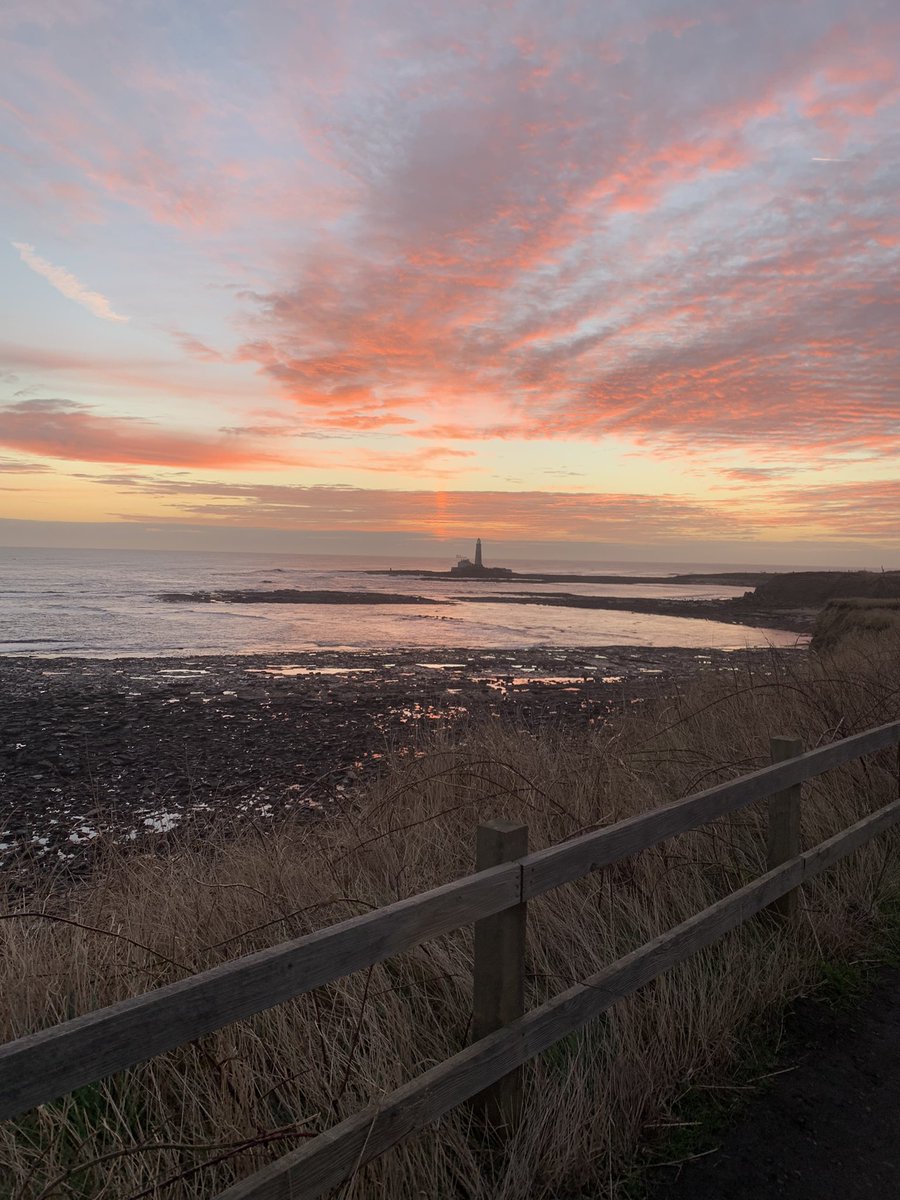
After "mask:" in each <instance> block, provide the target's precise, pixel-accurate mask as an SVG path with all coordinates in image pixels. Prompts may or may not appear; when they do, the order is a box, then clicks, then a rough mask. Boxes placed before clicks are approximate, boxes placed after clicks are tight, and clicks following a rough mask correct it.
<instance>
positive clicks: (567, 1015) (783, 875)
mask: <svg viewBox="0 0 900 1200" xmlns="http://www.w3.org/2000/svg"><path fill="white" fill-rule="evenodd" d="M898 822H900V800H895V801H894V802H893V803H892V804H889V805H887V806H886V807H885V808H882V809H879V810H878V812H875V813H873V814H872V815H871V816H869V817H866V818H865V819H864V820H862V821H859V822H857V824H855V825H853V826H851V827H850V828H849V829H846V830H844V831H843V832H842V833H840V834H838V835H837V836H836V837H833V838H830V839H829V840H828V841H826V842H822V843H821V844H820V845H818V846H816V847H815V848H814V849H812V850H809V851H807V852H806V853H805V854H802V855H799V856H798V857H797V858H794V859H792V860H791V861H790V862H787V863H784V864H783V865H782V866H780V867H777V868H776V869H775V870H774V871H769V872H768V873H767V874H765V875H763V876H762V877H761V878H759V879H757V880H755V881H754V882H753V883H750V884H748V885H747V886H746V887H743V888H741V889H740V890H739V891H737V892H733V893H732V894H731V895H730V896H727V897H726V898H725V899H724V900H720V901H718V902H717V903H716V904H713V905H711V906H710V907H709V908H707V909H704V911H703V912H701V913H698V915H697V916H695V917H691V918H690V920H688V921H685V922H683V923H682V924H681V925H678V926H676V927H675V928H674V929H671V930H669V931H668V932H667V933H664V934H662V935H661V936H660V937H657V938H654V939H653V940H652V941H650V942H648V943H647V944H646V945H644V946H641V947H640V949H638V950H635V951H633V952H632V953H631V954H628V955H626V957H625V958H622V959H619V961H618V962H616V963H614V964H613V965H612V966H609V967H605V968H604V969H603V970H602V971H598V972H597V974H596V975H593V976H592V977H591V978H590V979H588V980H586V981H585V982H584V983H582V984H578V985H577V986H575V987H572V988H570V989H569V990H568V991H566V992H563V993H562V994H561V995H559V996H556V997H554V998H553V999H552V1000H550V1001H548V1002H547V1003H546V1004H544V1005H542V1006H541V1007H540V1008H536V1009H534V1010H533V1011H532V1012H530V1013H528V1014H527V1015H526V1016H524V1017H522V1018H520V1019H519V1020H518V1021H515V1022H513V1024H511V1025H508V1026H506V1027H505V1028H504V1029H500V1030H498V1031H497V1032H496V1033H493V1034H489V1035H488V1036H487V1037H485V1038H482V1039H481V1040H480V1041H478V1042H475V1043H474V1044H473V1045H471V1046H468V1047H467V1048H466V1049H465V1050H462V1051H460V1053H459V1054H455V1055H454V1056H453V1057H452V1058H449V1059H447V1060H446V1061H445V1062H442V1063H440V1064H439V1065H438V1066H436V1067H432V1069H431V1070H429V1071H426V1072H425V1074H424V1075H420V1076H419V1077H418V1078H417V1079H414V1080H412V1081H411V1082H410V1083H407V1084H404V1086H403V1087H401V1088H398V1089H397V1090H396V1091H394V1092H392V1093H390V1095H388V1096H385V1097H384V1098H383V1099H382V1100H381V1101H380V1102H379V1103H378V1105H377V1106H372V1107H370V1108H369V1109H366V1110H364V1111H363V1112H360V1113H357V1114H355V1115H354V1116H352V1117H349V1118H347V1120H345V1121H342V1122H341V1123H340V1124H339V1125H336V1126H335V1127H334V1128H333V1129H330V1130H328V1131H327V1132H326V1133H323V1134H321V1135H320V1136H319V1137H317V1138H316V1139H315V1140H313V1141H311V1142H306V1143H305V1144H304V1145H303V1146H302V1147H301V1148H299V1149H298V1150H294V1151H293V1152H291V1153H290V1154H287V1155H285V1156H284V1157H283V1158H280V1159H278V1161H277V1162H274V1163H271V1164H270V1165H269V1166H267V1167H263V1169H262V1170H260V1171H257V1172H256V1173H255V1174H253V1175H251V1176H248V1177H247V1178H246V1179H243V1180H241V1181H239V1182H238V1183H236V1184H234V1185H232V1187H230V1188H228V1189H226V1191H224V1192H222V1193H221V1195H220V1197H219V1200H313V1198H314V1197H316V1196H320V1195H321V1194H322V1193H323V1192H324V1191H326V1190H327V1189H328V1188H331V1187H335V1186H337V1185H338V1184H340V1183H341V1182H343V1181H344V1180H345V1179H347V1178H348V1177H349V1176H350V1175H352V1174H353V1173H354V1172H355V1171H356V1170H357V1169H358V1168H359V1167H360V1166H361V1165H362V1164H363V1163H366V1162H369V1161H370V1160H371V1159H373V1158H377V1157H378V1155H380V1154H383V1153H384V1151H385V1150H387V1149H389V1148H390V1147H391V1146H393V1145H394V1144H395V1143H397V1142H399V1141H401V1140H402V1139H403V1138H405V1137H407V1136H408V1135H409V1134H410V1133H413V1132H415V1131H416V1130H418V1129H422V1128H423V1127H424V1126H426V1125H428V1124H430V1122H432V1121H434V1120H436V1119H437V1118H438V1117H440V1116H441V1115H442V1114H443V1113H445V1112H447V1111H448V1110H449V1109H451V1108H454V1107H455V1106H456V1105H458V1104H461V1103H462V1102H463V1101H465V1100H468V1099H470V1098H471V1097H472V1096H474V1095H475V1094H476V1093H478V1092H480V1091H482V1090H483V1089H484V1088H485V1087H487V1086H488V1085H489V1084H491V1083H493V1082H495V1081H496V1080H497V1079H500V1078H501V1077H502V1076H504V1075H506V1074H508V1073H509V1072H510V1071H511V1070H513V1069H514V1068H516V1067H518V1066H521V1065H522V1064H523V1063H525V1062H527V1061H528V1059H530V1058H533V1057H534V1056H535V1055H537V1054H540V1053H541V1052H542V1051H543V1050H546V1049H547V1048H548V1047H550V1046H552V1045H553V1044H554V1042H557V1041H559V1039H560V1038H562V1037H565V1036H566V1035H567V1034H570V1033H572V1032H574V1031H575V1030H578V1029H581V1028H582V1027H583V1026H584V1025H586V1024H587V1022H588V1021H590V1020H591V1019H592V1018H594V1017H596V1016H598V1015H599V1014H600V1013H602V1012H603V1011H604V1010H605V1009H607V1008H610V1007H611V1006H612V1005H613V1004H615V1003H616V1001H618V1000H621V999H622V998H623V997H625V996H628V995H630V994H631V993H632V992H634V991H635V990H637V989H638V988H640V987H642V986H643V985H644V984H647V983H649V982H650V981H651V980H653V979H655V978H656V977H657V976H658V975H660V974H662V973H663V972H664V971H667V970H668V969H669V968H671V967H673V966H675V965H676V964H677V963H679V962H681V961H683V960H684V959H685V958H688V957H689V956H690V955H691V954H694V953H695V952H696V951H698V950H701V949H703V948H704V947H706V946H709V945H711V944H712V943H713V942H715V941H717V940H718V939H719V938H720V937H722V936H723V934H725V933H727V932H728V931H729V930H731V929H734V928H736V927H737V926H738V925H741V924H742V923H743V922H745V921H747V920H748V919H749V918H750V917H752V916H754V915H755V914H756V913H758V912H759V911H760V910H761V909H763V908H765V907H766V906H767V905H768V904H771V902H772V901H773V900H775V899H776V898H777V897H778V896H782V895H784V894H785V892H787V891H789V890H790V889H791V888H794V887H797V886H798V885H799V884H801V883H802V882H803V881H804V880H805V879H811V878H813V877H814V876H816V875H818V874H819V873H820V872H821V871H824V870H825V869H826V868H827V867H829V866H831V865H832V864H833V863H835V862H837V861H838V860H839V859H841V858H843V857H844V856H845V855H847V854H850V853H851V852H852V851H853V850H856V849H857V848H859V847H860V846H862V845H864V844H865V843H866V842H868V841H870V840H871V839H872V838H873V837H875V836H876V835H877V834H879V833H881V832H883V831H884V830H887V829H890V828H891V827H892V826H894V825H896V824H897V823H898Z"/></svg>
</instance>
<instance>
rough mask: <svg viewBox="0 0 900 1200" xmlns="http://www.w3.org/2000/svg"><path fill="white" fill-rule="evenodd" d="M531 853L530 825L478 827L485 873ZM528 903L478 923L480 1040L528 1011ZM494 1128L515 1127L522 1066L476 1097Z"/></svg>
mask: <svg viewBox="0 0 900 1200" xmlns="http://www.w3.org/2000/svg"><path fill="white" fill-rule="evenodd" d="M527 853H528V826H527V825H521V824H519V823H517V822H515V821H504V820H498V821H489V822H488V823H487V824H486V825H479V826H478V835H477V842H476V851H475V869H476V871H484V870H487V869H488V868H489V867H496V866H499V865H500V864H501V863H505V862H511V861H513V860H515V859H517V858H524V857H525V855H526V854H527ZM527 912H528V905H527V903H525V902H523V903H521V904H515V905H513V906H512V907H511V908H507V909H504V910H503V912H499V913H496V914H495V915H494V916H492V917H485V918H484V919H483V920H481V921H476V922H475V967H474V980H473V994H472V1034H473V1039H474V1040H475V1041H479V1040H480V1039H481V1038H483V1037H485V1036H486V1035H487V1034H489V1033H493V1032H494V1030H495V1029H500V1028H501V1027H502V1026H503V1025H508V1024H509V1023H510V1021H515V1020H516V1019H517V1018H518V1017H521V1016H522V1015H523V1014H524V1012H525V922H526V917H527ZM475 1103H476V1105H477V1106H478V1107H479V1108H480V1109H481V1110H482V1112H483V1113H484V1115H485V1116H486V1117H487V1119H488V1120H489V1121H490V1123H491V1124H493V1125H497V1126H506V1127H507V1128H512V1127H513V1126H514V1125H515V1124H516V1121H517V1119H518V1116H519V1113H520V1111H521V1107H522V1068H521V1067H517V1068H516V1070H514V1071H511V1072H510V1073H509V1074H508V1075H505V1076H504V1077H503V1078H502V1079H499V1080H498V1081H497V1082H496V1083H494V1084H492V1085H491V1086H490V1087H489V1088H486V1089H485V1090H484V1091H483V1092H481V1093H480V1094H479V1095H478V1096H477V1097H476V1098H475Z"/></svg>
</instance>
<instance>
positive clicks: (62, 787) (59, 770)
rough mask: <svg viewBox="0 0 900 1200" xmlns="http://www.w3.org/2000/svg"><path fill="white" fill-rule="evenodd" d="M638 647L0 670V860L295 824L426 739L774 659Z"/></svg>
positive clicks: (599, 711)
mask: <svg viewBox="0 0 900 1200" xmlns="http://www.w3.org/2000/svg"><path fill="white" fill-rule="evenodd" d="M775 653H777V654H779V655H788V656H790V655H793V654H796V653H798V652H797V651H790V650H780V651H777V652H776V651H767V650H742V651H737V652H723V651H713V650H705V651H696V650H684V649H671V648H669V649H649V648H641V647H631V646H628V647H602V648H598V649H596V650H590V649H583V648H582V649H576V650H552V649H546V650H518V651H507V650H497V651H491V652H488V651H483V650H471V651H459V650H457V651H455V652H454V653H453V654H452V655H447V654H445V653H443V652H437V653H435V652H432V653H428V652H423V651H421V650H418V651H398V652H394V653H390V654H384V653H378V654H373V653H347V652H341V651H330V652H324V651H323V652H319V653H312V654H296V653H295V654H280V655H272V654H266V655H233V656H220V657H213V656H207V655H204V656H194V657H184V656H182V657H179V658H160V657H153V658H113V659H85V658H37V657H7V658H4V659H3V660H0V681H2V686H0V788H2V794H3V797H4V804H3V810H2V814H3V815H2V824H0V862H2V863H3V865H4V866H6V867H7V868H9V869H17V870H26V871H27V870H31V869H34V868H35V867H39V868H46V869H49V868H51V867H52V868H62V869H65V870H70V869H78V868H79V867H80V866H83V865H84V864H86V863H87V862H89V861H90V860H91V859H92V857H93V856H94V854H95V853H96V851H97V848H98V847H102V846H103V845H104V844H108V843H109V842H110V841H112V842H115V843H116V844H119V845H125V846H134V847H146V846H148V845H150V846H152V845H153V844H155V843H158V842H159V840H160V839H162V838H167V837H178V838H181V839H189V838H195V837H200V836H202V833H203V831H204V829H208V828H209V827H210V826H211V825H213V824H216V825H221V824H227V823H229V822H235V821H240V822H244V821H255V822H262V823H263V824H265V823H266V822H269V821H271V820H273V819H277V818H278V817H280V816H283V815H287V814H291V813H293V814H296V813H303V814H309V815H310V817H311V818H313V817H315V816H316V815H318V814H321V813H323V812H327V811H332V810H335V809H336V808H338V807H339V806H340V805H341V803H342V799H343V797H344V795H345V793H346V791H347V788H348V786H349V785H350V784H351V783H352V782H353V781H354V780H355V779H357V778H359V777H360V776H361V775H364V774H365V773H367V772H371V771H374V770H377V768H378V764H379V763H380V762H381V761H382V759H383V758H384V756H385V755H390V754H396V753H400V754H403V753H422V752H423V750H422V747H423V745H424V743H425V740H426V734H430V733H432V732H433V731H434V730H440V729H443V730H448V731H449V730H452V731H454V732H455V733H456V734H457V735H461V733H462V732H464V729H465V726H466V725H467V724H468V723H469V722H473V721H475V722H477V721H480V720H483V719H485V718H487V719H495V718H507V719H509V720H510V721H514V722H515V724H516V725H517V727H519V728H521V729H522V730H523V731H524V732H526V733H527V732H534V731H536V730H538V729H540V728H541V727H545V726H547V725H548V724H552V723H557V722H565V723H566V724H567V725H569V726H572V727H575V728H577V727H579V726H583V727H585V728H587V727H590V726H591V725H592V724H595V723H596V722H598V721H603V720H605V719H607V718H608V717H609V716H610V715H611V714H613V713H615V712H619V711H621V710H622V709H623V708H627V707H628V706H629V705H631V704H635V703H640V702H641V701H642V700H644V699H645V698H646V697H648V696H651V695H655V694H658V693H659V691H660V690H665V689H666V688H667V687H670V686H673V685H674V683H675V681H677V680H680V679H685V678H687V677H689V676H691V675H693V674H695V673H696V672H697V671H698V670H720V671H748V670H750V671H753V672H755V673H757V674H758V673H759V672H761V671H765V670H767V669H769V668H770V667H771V663H772V657H771V656H772V654H775Z"/></svg>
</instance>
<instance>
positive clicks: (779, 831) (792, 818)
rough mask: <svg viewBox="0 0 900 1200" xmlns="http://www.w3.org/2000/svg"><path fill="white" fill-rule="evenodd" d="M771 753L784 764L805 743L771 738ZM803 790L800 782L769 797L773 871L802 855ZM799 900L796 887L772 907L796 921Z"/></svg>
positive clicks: (770, 865)
mask: <svg viewBox="0 0 900 1200" xmlns="http://www.w3.org/2000/svg"><path fill="white" fill-rule="evenodd" d="M769 750H770V754H771V758H772V762H773V763H779V762H784V761H785V760H786V759H789V758H796V757H797V755H798V754H802V753H803V742H802V741H801V739H800V738H795V737H773V738H770V739H769ZM800 787H801V785H800V784H799V783H798V784H795V785H794V787H790V788H786V789H785V790H784V791H783V792H776V793H775V794H774V795H772V796H770V797H769V839H768V854H767V863H768V869H769V870H770V871H771V870H773V869H774V868H775V867H780V866H781V864H782V863H783V862H787V860H788V859H790V858H796V857H797V855H798V854H799V853H800ZM799 899H800V891H799V889H798V888H794V889H793V890H792V891H790V892H785V894H784V895H783V896H780V897H779V898H778V899H777V900H775V901H773V903H772V904H771V905H770V906H769V907H770V910H771V911H772V912H773V913H775V914H776V915H777V916H779V917H781V918H782V919H783V920H785V921H793V920H795V919H796V917H797V912H798V906H799Z"/></svg>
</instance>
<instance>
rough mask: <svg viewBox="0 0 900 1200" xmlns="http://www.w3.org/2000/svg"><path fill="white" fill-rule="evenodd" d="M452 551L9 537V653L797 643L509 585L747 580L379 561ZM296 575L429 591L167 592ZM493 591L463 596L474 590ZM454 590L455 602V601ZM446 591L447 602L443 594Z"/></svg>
mask: <svg viewBox="0 0 900 1200" xmlns="http://www.w3.org/2000/svg"><path fill="white" fill-rule="evenodd" d="M497 565H504V566H509V567H511V568H513V569H514V570H515V571H517V572H528V571H536V572H545V573H546V572H557V573H566V574H570V573H571V574H582V573H583V574H585V575H599V574H605V575H631V576H642V577H643V576H646V577H652V576H666V575H675V574H696V573H703V572H707V573H708V572H716V571H718V572H721V571H723V570H760V569H764V568H760V567H746V566H744V567H736V566H729V567H723V566H722V565H721V564H719V565H715V564H708V563H707V564H704V563H678V564H673V563H640V564H635V563H625V562H598V561H594V560H585V561H580V562H575V561H566V562H546V561H541V562H537V561H531V560H527V561H526V560H522V561H512V560H507V561H505V562H504V563H503V564H497ZM447 566H448V563H447V561H446V559H431V558H417V559H410V558H406V559H401V558H396V557H395V558H394V559H392V560H391V561H390V562H386V561H385V560H384V559H375V558H363V557H353V558H351V557H337V556H334V557H332V556H321V555H319V556H310V555H277V554H237V553H235V554H229V553H222V552H187V551H185V552H176V551H171V552H167V551H143V550H140V551H138V550H135V551H123V550H75V549H72V550H49V549H19V548H14V549H13V548H2V547H0V655H34V656H41V657H55V656H76V657H85V658H116V657H141V658H143V657H166V656H173V657H174V656H178V655H190V656H195V655H220V654H226V655H235V654H274V653H291V652H295V651H296V652H299V651H348V652H349V651H355V652H360V651H363V652H365V651H372V652H376V651H385V650H394V649H398V648H406V647H408V648H415V649H419V648H421V649H453V648H460V649H463V648H467V649H488V648H490V649H519V648H523V649H525V648H535V649H536V648H544V647H553V648H558V647H566V648H573V647H582V646H583V647H603V646H653V647H683V648H686V649H697V648H701V647H703V648H713V649H719V650H740V649H745V648H754V647H765V646H769V645H771V646H793V645H795V644H796V643H797V640H798V639H797V635H796V634H793V633H786V632H783V631H778V630H773V629H751V628H747V627H744V626H739V625H729V624H725V623H723V622H719V621H708V620H698V619H694V618H683V617H669V616H657V615H653V614H645V613H632V612H618V611H609V610H606V611H604V610H602V609H593V610H592V609H577V608H559V607H544V606H539V605H520V604H512V603H509V602H508V601H506V600H504V593H510V592H511V591H528V592H560V591H564V592H574V593H582V594H586V595H604V596H620V597H627V596H635V597H659V598H663V597H679V598H683V599H689V598H694V599H720V598H722V599H724V598H728V597H733V596H739V595H741V594H743V592H744V590H745V589H743V588H734V587H722V586H707V585H697V586H693V585H689V586H685V585H681V584H674V583H673V584H669V583H650V582H647V583H643V582H637V583H631V584H621V583H609V584H605V583H598V582H595V581H592V582H590V583H568V582H567V583H565V584H559V583H545V584H538V583H522V582H521V581H514V580H513V581H510V580H497V581H477V582H473V581H472V580H465V579H449V578H445V579H417V578H413V577H409V576H394V577H390V576H384V575H372V574H369V573H368V572H370V571H374V570H384V569H387V568H388V567H393V568H394V569H395V570H411V569H415V570H439V571H443V570H446V569H447ZM269 588H271V589H276V588H298V589H308V590H315V591H344V592H350V591H354V592H355V591H365V592H392V593H398V592H403V593H410V594H414V595H416V596H421V597H424V598H426V599H427V600H429V601H432V602H433V603H428V604H424V605H415V606H411V605H399V604H393V605H391V604H387V605H377V606H376V605H366V604H362V605H360V604H354V605H345V604H303V605H286V604H271V605H269V604H239V603H227V602H216V603H203V602H183V603H174V604H173V603H169V602H166V601H165V600H163V599H161V596H162V594H163V593H165V592H194V591H219V590H236V589H254V590H265V589H269ZM476 591H477V593H478V594H479V595H484V594H489V595H492V596H496V600H492V601H491V602H489V603H482V602H478V603H473V602H467V601H466V599H465V597H466V596H471V595H472V594H473V593H475V592H476ZM447 601H450V602H451V603H450V604H447V603H446V602H447ZM439 602H443V603H439Z"/></svg>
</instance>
